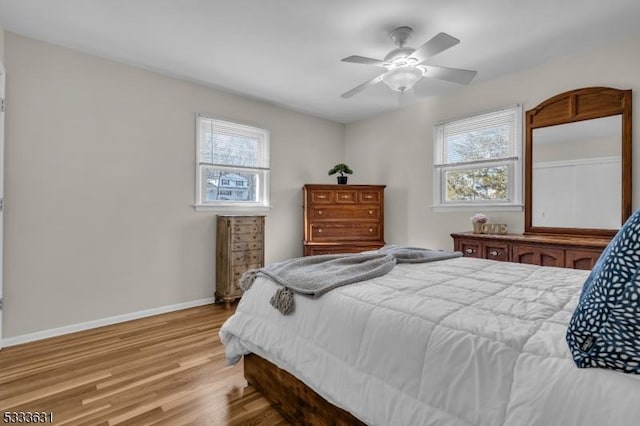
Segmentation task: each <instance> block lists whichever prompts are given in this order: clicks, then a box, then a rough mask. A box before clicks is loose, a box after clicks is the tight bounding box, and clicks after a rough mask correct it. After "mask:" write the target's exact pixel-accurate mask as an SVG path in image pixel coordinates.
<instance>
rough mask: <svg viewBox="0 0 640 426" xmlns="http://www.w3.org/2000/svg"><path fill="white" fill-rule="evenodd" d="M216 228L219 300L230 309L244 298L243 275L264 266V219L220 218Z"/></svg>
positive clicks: (245, 217) (258, 217)
mask: <svg viewBox="0 0 640 426" xmlns="http://www.w3.org/2000/svg"><path fill="white" fill-rule="evenodd" d="M217 225H218V226H217V231H218V233H217V242H216V299H217V300H219V301H220V300H221V301H224V302H225V303H226V304H227V309H228V308H229V307H230V303H231V302H232V301H233V300H235V299H239V298H240V297H241V296H242V290H241V289H240V287H238V280H239V279H240V277H241V276H242V274H243V273H244V272H245V271H247V270H248V269H254V268H261V267H263V266H264V216H218V224H217Z"/></svg>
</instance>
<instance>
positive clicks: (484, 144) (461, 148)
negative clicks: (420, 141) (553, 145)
mask: <svg viewBox="0 0 640 426" xmlns="http://www.w3.org/2000/svg"><path fill="white" fill-rule="evenodd" d="M521 115H522V108H521V107H520V106H515V107H510V108H505V109H501V110H498V111H493V112H489V113H485V114H481V115H476V116H474V117H469V118H463V119H460V120H455V121H450V122H445V123H441V124H439V125H436V126H435V132H434V133H435V137H436V143H435V147H434V148H435V149H434V164H435V165H436V166H443V165H453V164H467V163H485V162H493V161H496V160H498V161H499V160H507V159H517V158H518V155H519V152H520V132H521V124H520V123H521Z"/></svg>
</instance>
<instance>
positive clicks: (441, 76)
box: [424, 65, 478, 84]
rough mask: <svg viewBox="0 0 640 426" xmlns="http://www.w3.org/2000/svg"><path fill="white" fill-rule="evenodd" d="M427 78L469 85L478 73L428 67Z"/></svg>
mask: <svg viewBox="0 0 640 426" xmlns="http://www.w3.org/2000/svg"><path fill="white" fill-rule="evenodd" d="M426 68H427V71H426V72H425V73H424V76H425V77H431V78H437V79H438V80H446V81H451V82H453V83H459V84H469V83H471V80H473V78H474V77H475V76H476V74H477V73H478V71H470V70H463V69H459V68H445V67H434V66H430V65H427V66H426Z"/></svg>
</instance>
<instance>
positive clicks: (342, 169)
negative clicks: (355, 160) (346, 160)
mask: <svg viewBox="0 0 640 426" xmlns="http://www.w3.org/2000/svg"><path fill="white" fill-rule="evenodd" d="M336 173H340V176H344V174H345V173H346V174H348V175H350V174H353V170H351V169H350V168H349V166H347V165H346V164H343V163H340V164H336V165H335V166H333V169H331V170H329V175H335V174H336Z"/></svg>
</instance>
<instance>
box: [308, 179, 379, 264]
mask: <svg viewBox="0 0 640 426" xmlns="http://www.w3.org/2000/svg"><path fill="white" fill-rule="evenodd" d="M384 188H385V186H384V185H305V186H304V187H303V193H304V205H303V208H304V255H305V256H310V255H314V254H334V253H358V252H361V251H365V250H376V249H379V248H380V247H382V246H384Z"/></svg>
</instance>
